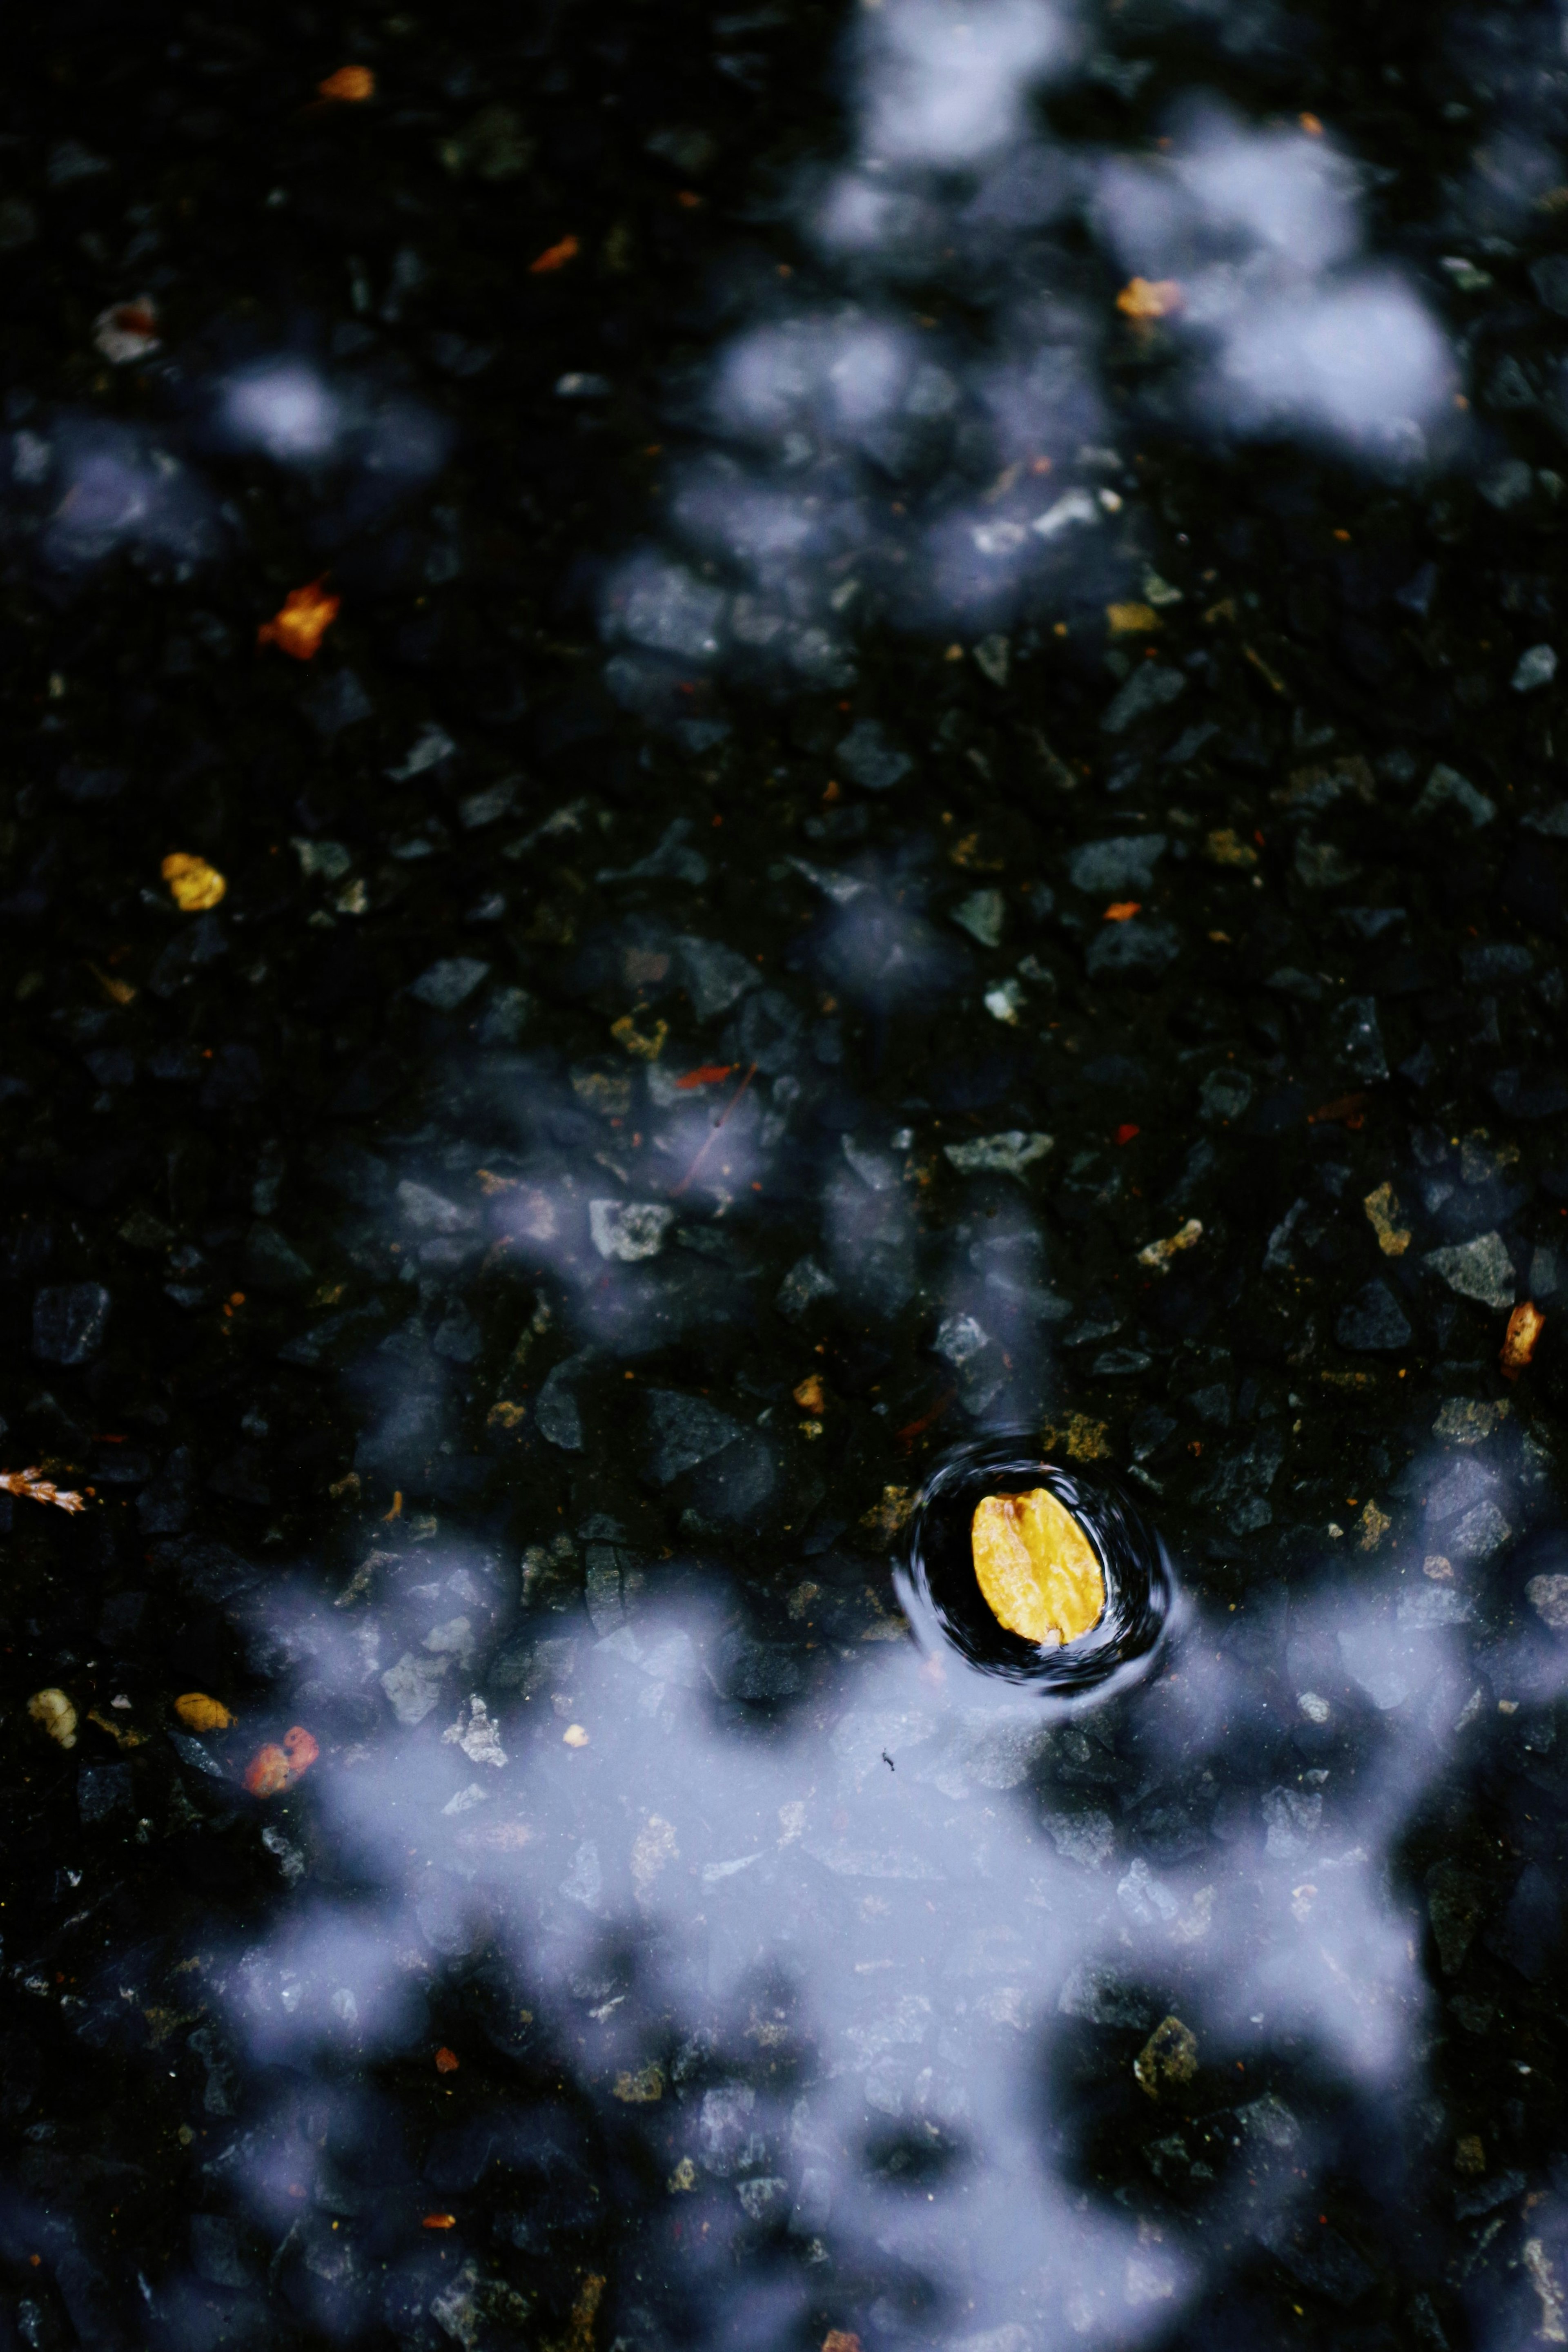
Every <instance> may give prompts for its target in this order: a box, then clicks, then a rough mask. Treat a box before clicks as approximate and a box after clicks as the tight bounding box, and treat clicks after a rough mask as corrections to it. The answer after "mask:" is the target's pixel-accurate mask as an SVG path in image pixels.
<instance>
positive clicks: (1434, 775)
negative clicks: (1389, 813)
mask: <svg viewBox="0 0 1568 2352" xmlns="http://www.w3.org/2000/svg"><path fill="white" fill-rule="evenodd" d="M1442 808H1455V809H1458V810H1460V811H1461V812H1462V813H1463V814H1464V815H1466V816H1468V817H1469V821H1470V823H1471V824H1472V825H1475V826H1477V827H1479V826H1481V825H1483V824H1490V823H1491V821H1492V819H1493V817H1494V816H1496V814H1497V803H1496V802H1495V801H1490V800H1488V798H1487V796H1486V794H1485V793H1479V792H1478V791H1477V790H1476V788H1475V786H1474V784H1472V783H1470V782H1469V780H1468V779H1467V778H1466V777H1464V776H1461V775H1460V773H1459V772H1458V769H1457V768H1446V767H1444V766H1443V764H1442V762H1441V761H1439V762H1438V763H1437V766H1436V767H1435V768H1434V769H1433V771H1432V772H1431V774H1430V775H1429V776H1428V777H1427V782H1426V785H1425V787H1424V788H1423V791H1422V793H1421V797H1420V799H1419V800H1418V801H1417V802H1416V805H1415V807H1414V808H1413V809H1412V811H1411V814H1412V816H1418V817H1419V816H1432V815H1434V814H1436V813H1437V810H1438V809H1442Z"/></svg>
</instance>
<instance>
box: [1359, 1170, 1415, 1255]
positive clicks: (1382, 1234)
mask: <svg viewBox="0 0 1568 2352" xmlns="http://www.w3.org/2000/svg"><path fill="white" fill-rule="evenodd" d="M1361 1205H1362V1207H1363V1208H1364V1210H1365V1211H1366V1215H1367V1222H1368V1223H1369V1224H1370V1225H1371V1227H1372V1230H1373V1232H1374V1233H1375V1234H1376V1235H1377V1246H1378V1248H1379V1249H1380V1250H1381V1251H1382V1252H1383V1255H1384V1256H1385V1257H1403V1256H1404V1255H1405V1253H1406V1250H1407V1249H1408V1248H1409V1246H1410V1229H1409V1227H1408V1226H1407V1225H1396V1223H1395V1222H1394V1220H1395V1218H1396V1216H1397V1215H1398V1213H1399V1203H1398V1202H1397V1201H1396V1199H1395V1197H1394V1187H1393V1185H1392V1184H1379V1185H1378V1187H1377V1189H1376V1191H1375V1192H1369V1193H1368V1194H1367V1196H1366V1198H1365V1200H1364V1201H1363V1202H1362V1204H1361Z"/></svg>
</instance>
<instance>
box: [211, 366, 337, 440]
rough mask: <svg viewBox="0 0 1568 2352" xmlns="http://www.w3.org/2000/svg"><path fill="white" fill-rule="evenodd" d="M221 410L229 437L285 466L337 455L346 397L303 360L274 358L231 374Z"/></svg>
mask: <svg viewBox="0 0 1568 2352" xmlns="http://www.w3.org/2000/svg"><path fill="white" fill-rule="evenodd" d="M219 414H220V420H221V425H222V429H223V432H224V435H225V438H226V439H228V440H230V441H232V442H234V443H235V444H237V445H238V446H239V447H241V448H246V449H259V450H261V451H262V452H263V453H264V454H265V455H266V456H267V457H271V458H273V459H275V460H276V461H277V464H279V465H283V466H308V465H310V464H312V463H314V462H315V461H317V460H319V459H320V458H323V457H331V456H332V454H333V452H334V451H335V449H336V448H337V446H338V441H339V438H340V434H341V431H342V408H341V404H340V401H339V399H338V398H337V395H336V394H334V393H333V392H332V390H331V389H330V387H329V385H328V384H327V383H325V382H324V381H323V379H322V378H321V377H320V376H319V374H318V373H317V372H316V370H315V369H314V368H312V367H308V366H307V365H306V364H305V362H303V361H302V360H268V361H266V362H262V363H261V364H260V365H258V366H256V367H253V368H246V369H245V370H243V371H242V372H241V373H239V374H238V375H235V376H231V377H230V378H229V380H228V382H227V383H226V384H225V387H224V392H223V399H222V404H221V408H220V412H219Z"/></svg>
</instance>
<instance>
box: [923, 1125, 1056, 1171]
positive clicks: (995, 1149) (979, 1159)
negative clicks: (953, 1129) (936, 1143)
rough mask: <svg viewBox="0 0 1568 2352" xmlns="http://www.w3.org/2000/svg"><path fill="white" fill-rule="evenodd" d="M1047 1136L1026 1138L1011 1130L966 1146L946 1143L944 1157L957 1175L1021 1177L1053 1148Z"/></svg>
mask: <svg viewBox="0 0 1568 2352" xmlns="http://www.w3.org/2000/svg"><path fill="white" fill-rule="evenodd" d="M1055 1141H1056V1139H1055V1137H1054V1136H1050V1135H1040V1134H1034V1135H1028V1134H1026V1133H1025V1132H1024V1130H1023V1129H1021V1128H1018V1127H1011V1128H1009V1129H1008V1130H1007V1132H1006V1133H1005V1134H1002V1135H977V1136H976V1137H975V1138H974V1139H973V1140H972V1141H971V1142H968V1143H945V1144H944V1145H943V1147H942V1150H943V1155H944V1157H945V1158H946V1160H948V1161H949V1162H950V1164H951V1165H952V1166H953V1167H955V1168H956V1170H957V1171H958V1173H959V1175H960V1176H1021V1175H1022V1174H1023V1171H1024V1170H1025V1169H1026V1168H1031V1167H1032V1166H1033V1165H1034V1163H1035V1161H1036V1160H1043V1159H1044V1158H1045V1156H1046V1154H1047V1152H1048V1151H1051V1150H1053V1149H1054V1146H1055Z"/></svg>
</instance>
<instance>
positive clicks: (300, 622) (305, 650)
mask: <svg viewBox="0 0 1568 2352" xmlns="http://www.w3.org/2000/svg"><path fill="white" fill-rule="evenodd" d="M342 603H343V600H342V598H341V597H340V596H329V594H328V593H327V575H326V573H325V572H323V573H322V574H321V577H320V579H319V580H312V581H309V582H308V583H307V585H306V586H305V587H303V588H291V589H290V590H289V592H288V593H287V596H286V597H285V598H284V600H283V604H282V606H281V609H280V610H279V611H277V612H276V613H275V614H273V616H272V618H271V620H270V621H264V622H263V623H262V625H261V626H260V628H259V629H257V631H256V644H257V645H258V646H277V650H278V652H279V653H280V654H287V656H288V657H289V659H290V661H313V660H314V659H315V657H316V656H317V654H318V653H319V651H320V648H321V640H322V638H323V637H324V636H325V635H326V634H327V632H328V630H329V628H330V627H331V625H332V624H333V622H334V621H335V620H336V619H337V617H338V614H339V613H340V610H341V608H342Z"/></svg>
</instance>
